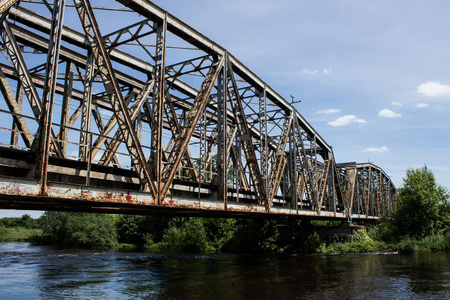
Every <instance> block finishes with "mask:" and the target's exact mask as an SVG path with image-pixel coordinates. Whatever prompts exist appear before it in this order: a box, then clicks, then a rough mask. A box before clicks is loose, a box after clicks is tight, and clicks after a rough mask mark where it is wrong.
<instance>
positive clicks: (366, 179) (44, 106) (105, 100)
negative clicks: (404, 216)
mask: <svg viewBox="0 0 450 300" xmlns="http://www.w3.org/2000/svg"><path fill="white" fill-rule="evenodd" d="M12 2H15V1H1V2H0V9H1V10H2V11H4V13H3V19H2V20H3V23H2V26H1V36H2V41H3V44H2V46H3V47H2V49H3V53H4V54H5V57H6V58H7V59H6V60H5V59H3V60H2V61H1V62H0V89H1V92H2V95H3V98H4V104H5V105H3V106H2V107H1V108H2V113H3V114H4V115H5V116H9V120H8V121H9V122H10V124H9V126H11V124H13V127H12V128H11V129H10V134H9V135H7V132H8V130H2V131H3V132H2V133H3V135H4V136H5V137H4V138H3V137H2V138H1V143H2V145H7V146H10V147H12V148H20V149H23V150H24V151H25V152H29V153H32V154H33V155H35V156H36V158H37V163H36V171H30V172H27V173H26V175H24V176H25V177H27V178H28V177H30V176H31V177H32V176H34V175H33V174H35V175H36V176H37V177H38V178H39V179H40V182H41V185H42V187H43V188H42V190H41V193H42V194H45V192H46V191H45V186H46V184H47V181H48V179H47V175H48V173H49V172H50V173H51V176H52V180H57V179H55V178H66V179H65V180H68V181H69V182H70V180H76V178H75V177H70V178H72V179H67V178H69V177H67V176H69V175H68V174H64V170H62V169H58V170H59V171H58V172H60V173H58V174H59V175H58V176H56V175H55V174H54V173H55V172H56V171H54V170H55V168H54V167H53V166H52V168H51V169H52V170H53V171H48V170H47V169H46V168H47V166H48V163H49V162H48V158H49V157H55V158H59V159H61V160H62V161H65V162H66V164H67V165H70V164H71V162H77V163H80V166H81V167H82V168H85V171H82V172H78V173H77V175H76V176H81V177H83V176H84V177H85V180H82V182H83V184H85V185H87V186H91V185H92V184H94V183H92V182H91V181H90V180H89V179H90V177H91V176H94V175H91V174H94V173H95V172H94V173H92V172H91V168H92V167H94V169H95V168H96V169H99V168H101V167H114V168H117V169H120V170H126V169H129V170H130V171H131V173H126V174H127V175H126V176H125V175H124V176H122V177H120V178H119V177H115V180H119V181H120V182H122V183H123V184H128V183H130V184H131V183H132V184H133V185H134V188H135V189H138V190H140V191H143V192H147V193H149V195H150V197H151V199H152V203H153V205H159V206H164V205H170V206H171V205H172V204H173V203H171V202H173V201H172V198H171V197H172V195H179V194H180V193H182V192H180V189H181V190H190V194H189V195H190V196H189V197H194V198H195V199H198V200H200V199H209V200H215V201H218V203H221V205H220V206H219V207H220V209H222V210H227V209H228V206H229V204H231V203H245V204H246V205H250V207H257V206H261V207H264V209H265V211H266V212H267V213H270V212H272V211H273V210H274V209H276V208H286V209H289V210H291V211H294V212H295V213H296V214H299V213H300V212H301V211H313V212H315V213H316V214H317V215H320V214H321V213H322V212H323V211H326V212H327V213H330V212H332V213H334V214H335V215H336V214H338V213H341V214H344V213H345V214H346V215H347V216H348V217H351V216H352V215H354V214H358V215H364V216H366V217H369V216H377V215H379V214H381V213H383V212H384V211H386V210H390V209H393V207H394V195H395V187H394V186H393V184H392V182H391V181H390V179H389V177H388V176H386V174H385V173H384V172H383V171H382V170H381V169H380V168H378V167H375V166H373V165H367V164H365V165H360V164H356V165H351V166H350V165H348V164H346V165H339V164H336V162H335V158H334V155H333V152H332V150H331V147H330V146H329V145H328V144H327V143H326V142H325V140H324V139H323V138H322V137H321V136H320V135H319V134H318V133H317V132H316V131H315V130H314V128H313V127H312V126H311V125H310V124H309V123H308V122H307V121H306V120H305V119H304V118H303V117H302V115H301V114H300V113H299V112H298V111H297V110H296V109H295V108H294V107H293V106H292V105H291V104H290V103H289V102H287V101H286V100H285V99H283V98H282V97H281V96H280V95H279V94H278V93H276V92H275V91H274V90H273V89H272V88H271V87H270V86H268V85H267V84H266V83H265V82H264V81H263V80H261V79H260V78H259V77H257V76H256V75H255V74H254V73H253V72H251V71H250V70H249V69H248V68H247V67H246V66H245V65H243V64H242V63H241V62H240V61H239V60H237V59H236V58H235V57H234V56H232V55H231V54H230V53H228V52H227V51H226V50H225V49H224V48H222V47H221V46H219V45H217V44H216V43H214V42H213V41H211V40H210V39H208V38H206V37H205V36H203V35H202V34H200V33H198V32H197V31H196V30H194V29H192V28H191V27H189V26H188V25H186V24H185V23H183V22H181V21H180V20H178V19H177V18H175V17H174V16H172V15H171V14H169V13H168V12H166V11H164V10H162V9H161V8H159V7H158V6H156V5H155V4H153V3H151V2H150V1H147V0H118V1H116V3H112V4H108V5H111V6H114V7H115V8H117V9H115V10H113V12H111V10H107V12H108V14H111V15H112V14H114V16H112V17H111V18H104V17H102V16H103V15H102V14H104V13H105V10H104V8H100V7H93V6H92V5H91V3H92V4H94V3H95V1H88V0H75V1H73V5H72V4H71V3H68V4H66V3H65V1H62V0H55V2H54V3H53V5H48V3H47V1H42V2H40V3H27V2H26V1H23V2H21V3H20V4H19V5H13V4H14V3H12ZM34 2H39V1H34ZM63 13H65V14H66V15H69V19H70V20H71V21H70V22H71V23H70V24H68V26H64V27H62V24H63ZM74 16H75V17H76V18H75V17H74ZM122 16H123V17H122ZM125 16H126V17H125ZM76 19H78V21H77V22H75V21H74V20H76ZM110 19H114V20H115V21H116V22H108V21H107V20H110ZM27 49H29V51H27ZM29 52H31V53H29ZM43 53H48V54H47V55H44V54H43ZM62 66H65V71H64V73H61V74H60V73H58V67H62ZM44 75H45V76H44ZM14 92H16V94H14ZM21 95H25V96H26V97H27V99H28V103H24V104H22V101H21V97H22V96H21ZM40 99H43V100H42V102H41V100H40ZM55 110H56V111H55ZM92 118H94V121H95V122H92V121H91V120H92ZM3 128H7V127H6V126H3ZM55 132H57V134H55ZM19 135H20V136H21V137H22V138H21V139H19V138H18V136H19ZM6 137H7V139H6ZM11 141H12V142H11ZM38 144H39V145H41V146H39V147H37V146H35V145H38ZM62 164H64V163H62ZM127 166H128V167H127ZM52 172H53V173H52ZM120 172H122V173H123V172H125V171H120ZM56 173H57V172H56ZM80 174H83V175H80ZM123 174H125V173H123ZM71 176H75V175H71ZM95 176H97V177H98V176H100V175H98V174H97V175H95ZM95 176H94V177H95ZM94 177H93V178H94ZM97 177H96V178H97ZM100 177H101V176H100ZM106 177H108V176H106V174H105V178H106ZM58 180H59V179H58ZM98 185H100V183H98ZM180 186H181V187H182V188H180ZM196 203H197V202H196ZM198 203H200V201H199V202H198Z"/></svg>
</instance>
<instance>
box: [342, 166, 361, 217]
mask: <svg viewBox="0 0 450 300" xmlns="http://www.w3.org/2000/svg"><path fill="white" fill-rule="evenodd" d="M347 174H348V181H349V182H348V190H347V197H346V200H347V201H346V202H345V206H346V208H347V214H348V215H347V217H348V218H350V217H351V215H352V214H353V209H352V208H353V201H354V197H355V188H356V182H357V180H356V177H357V174H358V170H357V169H356V167H355V168H354V169H350V170H347ZM357 201H358V214H359V198H357Z"/></svg>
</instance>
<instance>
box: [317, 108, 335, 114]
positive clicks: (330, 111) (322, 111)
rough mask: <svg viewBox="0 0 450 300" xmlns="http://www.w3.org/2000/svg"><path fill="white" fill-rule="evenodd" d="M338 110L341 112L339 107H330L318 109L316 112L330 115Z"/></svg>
mask: <svg viewBox="0 0 450 300" xmlns="http://www.w3.org/2000/svg"><path fill="white" fill-rule="evenodd" d="M338 112H341V110H340V109H337V108H330V109H324V110H320V111H318V112H317V113H316V114H321V115H331V114H336V113H338Z"/></svg>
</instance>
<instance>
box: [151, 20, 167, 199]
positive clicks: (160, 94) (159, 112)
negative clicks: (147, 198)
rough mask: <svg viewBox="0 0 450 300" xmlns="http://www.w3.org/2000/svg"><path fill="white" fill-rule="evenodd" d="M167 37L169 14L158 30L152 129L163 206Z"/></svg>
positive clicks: (159, 195)
mask: <svg viewBox="0 0 450 300" xmlns="http://www.w3.org/2000/svg"><path fill="white" fill-rule="evenodd" d="M166 35H167V13H165V14H164V19H163V21H162V24H157V30H156V55H155V60H156V61H155V73H156V74H155V78H156V84H155V87H154V102H153V118H154V120H155V122H154V123H153V128H152V153H151V162H152V164H153V165H152V167H153V173H154V178H155V179H156V190H157V196H156V199H157V200H158V203H157V204H161V191H162V181H161V180H162V174H161V172H162V158H163V157H162V155H163V151H162V148H163V140H162V137H163V121H164V120H163V117H164V115H163V112H164V100H165V90H166V72H165V70H166Z"/></svg>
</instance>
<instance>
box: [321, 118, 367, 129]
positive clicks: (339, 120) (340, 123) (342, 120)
mask: <svg viewBox="0 0 450 300" xmlns="http://www.w3.org/2000/svg"><path fill="white" fill-rule="evenodd" d="M351 123H359V124H366V123H367V121H366V120H364V119H358V118H357V117H355V116H354V115H346V116H343V117H340V118H337V119H336V120H334V121H331V122H328V125H331V126H333V127H338V126H345V125H349V124H351Z"/></svg>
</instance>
